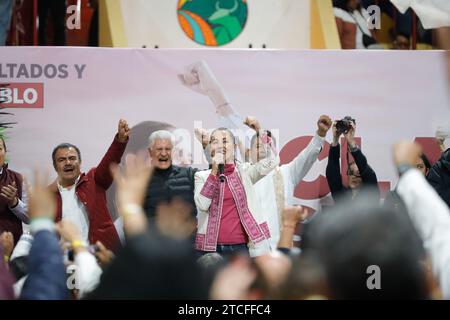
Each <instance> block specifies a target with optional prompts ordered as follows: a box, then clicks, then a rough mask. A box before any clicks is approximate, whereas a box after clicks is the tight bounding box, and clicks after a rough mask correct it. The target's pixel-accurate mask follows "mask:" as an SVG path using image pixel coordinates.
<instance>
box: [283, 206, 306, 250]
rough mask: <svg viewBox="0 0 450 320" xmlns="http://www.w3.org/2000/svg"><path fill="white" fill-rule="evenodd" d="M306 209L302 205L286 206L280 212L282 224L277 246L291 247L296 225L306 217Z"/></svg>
mask: <svg viewBox="0 0 450 320" xmlns="http://www.w3.org/2000/svg"><path fill="white" fill-rule="evenodd" d="M308 215H309V213H308V209H306V208H303V207H302V206H292V207H286V208H284V210H283V214H282V216H281V217H282V225H281V234H280V240H279V241H278V248H292V247H293V239H294V235H295V231H296V230H297V226H298V224H299V223H300V222H302V221H304V220H306V219H307V218H308Z"/></svg>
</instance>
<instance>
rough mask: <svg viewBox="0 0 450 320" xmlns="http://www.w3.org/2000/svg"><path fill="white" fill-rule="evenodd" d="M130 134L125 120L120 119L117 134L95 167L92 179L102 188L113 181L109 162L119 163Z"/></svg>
mask: <svg viewBox="0 0 450 320" xmlns="http://www.w3.org/2000/svg"><path fill="white" fill-rule="evenodd" d="M129 134H130V128H128V124H127V122H126V121H125V120H123V119H120V121H119V125H118V130H117V134H116V136H115V137H114V141H113V142H112V144H111V146H110V147H109V149H108V151H107V152H106V154H105V155H104V156H103V159H102V161H101V162H100V164H99V165H98V166H97V168H96V169H95V173H94V179H95V182H96V183H97V185H99V186H101V187H102V188H103V189H105V190H107V189H108V188H109V187H110V186H111V184H112V181H113V177H112V175H111V171H110V169H109V168H110V166H111V164H113V163H115V164H119V163H120V159H121V158H122V155H123V153H124V151H125V147H126V146H127V143H128V139H129Z"/></svg>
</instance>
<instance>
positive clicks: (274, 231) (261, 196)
mask: <svg viewBox="0 0 450 320" xmlns="http://www.w3.org/2000/svg"><path fill="white" fill-rule="evenodd" d="M323 143H324V138H321V137H320V136H318V135H317V134H316V135H315V136H314V138H313V139H312V140H311V142H310V143H309V144H308V146H307V147H306V148H305V149H304V150H303V151H302V152H301V153H300V154H299V155H297V157H295V159H294V160H292V161H291V162H289V163H287V164H284V165H282V166H280V167H279V168H276V169H275V170H273V171H271V172H270V173H269V174H268V175H267V176H265V177H264V178H262V179H261V180H259V181H258V182H257V183H256V184H255V192H256V196H257V198H258V202H259V203H260V204H261V208H262V209H263V213H264V215H265V217H266V219H267V224H268V227H269V231H270V234H271V238H270V243H271V247H272V248H277V245H278V240H279V239H280V229H281V224H280V217H279V211H278V206H277V201H276V192H277V191H276V186H275V184H274V174H276V172H277V171H278V170H279V172H280V173H281V178H282V181H283V187H284V188H283V189H284V199H283V200H284V206H292V205H293V203H294V190H295V187H296V186H297V185H298V184H299V183H300V181H301V180H302V179H303V178H304V177H305V176H306V174H307V173H308V171H309V170H310V169H311V167H312V166H313V164H314V162H316V160H317V157H318V156H319V153H320V151H321V150H322V147H323Z"/></svg>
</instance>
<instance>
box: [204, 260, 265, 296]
mask: <svg viewBox="0 0 450 320" xmlns="http://www.w3.org/2000/svg"><path fill="white" fill-rule="evenodd" d="M256 277H257V273H256V270H255V269H254V268H252V265H251V263H250V259H249V258H247V257H241V256H236V257H235V259H234V260H233V261H231V262H230V263H229V264H228V265H227V266H226V267H225V268H223V269H222V270H221V271H219V273H218V274H217V275H216V277H215V279H214V282H213V284H212V286H211V291H210V298H211V299H212V300H245V299H249V293H250V287H251V285H252V283H253V282H254V280H255V279H256Z"/></svg>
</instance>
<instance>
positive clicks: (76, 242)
mask: <svg viewBox="0 0 450 320" xmlns="http://www.w3.org/2000/svg"><path fill="white" fill-rule="evenodd" d="M56 231H57V232H58V233H59V234H60V235H61V237H62V238H63V239H64V240H66V241H67V242H69V243H70V247H71V248H72V249H73V251H74V253H75V254H77V253H79V252H82V251H87V244H85V243H83V241H82V240H81V239H82V237H81V232H80V230H79V229H78V227H77V226H76V225H75V224H74V223H73V222H72V221H70V220H67V219H63V220H61V221H60V222H59V223H58V224H56Z"/></svg>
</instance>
